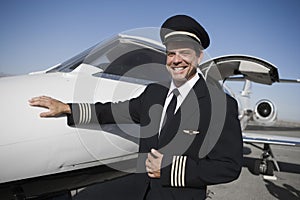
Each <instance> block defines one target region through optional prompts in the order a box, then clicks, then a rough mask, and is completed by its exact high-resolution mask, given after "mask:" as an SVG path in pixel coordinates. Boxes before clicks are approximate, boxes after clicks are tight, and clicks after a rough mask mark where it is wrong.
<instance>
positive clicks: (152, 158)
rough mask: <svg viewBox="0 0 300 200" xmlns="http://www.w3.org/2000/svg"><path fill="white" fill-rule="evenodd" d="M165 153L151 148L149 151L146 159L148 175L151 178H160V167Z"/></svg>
mask: <svg viewBox="0 0 300 200" xmlns="http://www.w3.org/2000/svg"><path fill="white" fill-rule="evenodd" d="M162 158H163V154H161V153H160V152H159V151H157V150H156V149H151V152H150V153H148V158H147V159H146V163H145V164H146V171H147V172H148V176H149V177H151V178H160V169H161V162H162Z"/></svg>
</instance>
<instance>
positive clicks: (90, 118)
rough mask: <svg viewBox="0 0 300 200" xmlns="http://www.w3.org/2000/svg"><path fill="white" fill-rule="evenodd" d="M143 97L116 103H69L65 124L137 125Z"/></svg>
mask: <svg viewBox="0 0 300 200" xmlns="http://www.w3.org/2000/svg"><path fill="white" fill-rule="evenodd" d="M143 96H144V92H143V93H142V94H141V95H140V96H138V97H136V98H133V99H131V100H127V101H123V102H117V103H112V102H108V103H100V102H97V103H95V104H90V103H69V106H70V108H71V114H68V115H67V123H68V125H69V126H77V125H82V124H85V125H88V124H94V123H99V124H115V123H118V124H129V123H139V122H140V110H141V101H142V99H143Z"/></svg>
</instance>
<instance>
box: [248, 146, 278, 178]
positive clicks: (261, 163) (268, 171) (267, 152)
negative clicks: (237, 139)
mask: <svg viewBox="0 0 300 200" xmlns="http://www.w3.org/2000/svg"><path fill="white" fill-rule="evenodd" d="M251 145H252V146H254V147H256V148H258V149H261V150H262V151H263V153H262V155H261V159H258V160H256V161H255V163H254V173H255V174H257V175H259V174H263V175H267V176H274V170H275V169H276V170H277V171H280V169H279V165H278V163H277V161H276V160H275V158H274V154H273V152H272V150H271V147H270V145H269V144H264V147H263V148H261V147H259V146H257V145H254V144H251Z"/></svg>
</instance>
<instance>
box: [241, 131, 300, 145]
mask: <svg viewBox="0 0 300 200" xmlns="http://www.w3.org/2000/svg"><path fill="white" fill-rule="evenodd" d="M243 141H244V142H245V143H261V144H275V145H287V146H300V138H299V137H288V136H279V135H266V134H259V133H251V132H243Z"/></svg>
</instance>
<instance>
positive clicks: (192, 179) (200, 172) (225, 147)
mask: <svg viewBox="0 0 300 200" xmlns="http://www.w3.org/2000/svg"><path fill="white" fill-rule="evenodd" d="M242 153H243V143H242V134H241V128H240V122H239V119H238V111H237V103H236V101H235V100H234V99H233V98H230V97H229V98H227V112H226V118H225V123H224V127H223V129H222V133H221V135H220V137H219V139H218V141H217V143H216V145H215V146H214V147H213V149H212V150H211V151H210V152H209V153H208V154H207V155H206V156H205V157H204V158H196V159H195V158H192V157H190V156H188V155H184V154H183V155H164V157H163V166H167V167H165V168H163V169H162V170H161V179H162V183H163V185H164V186H169V187H196V188H201V187H205V186H206V185H213V184H219V183H226V182H230V181H233V180H235V179H237V178H238V176H239V174H240V172H241V167H242V155H243V154H242ZM166 163H170V164H169V165H168V164H166Z"/></svg>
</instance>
